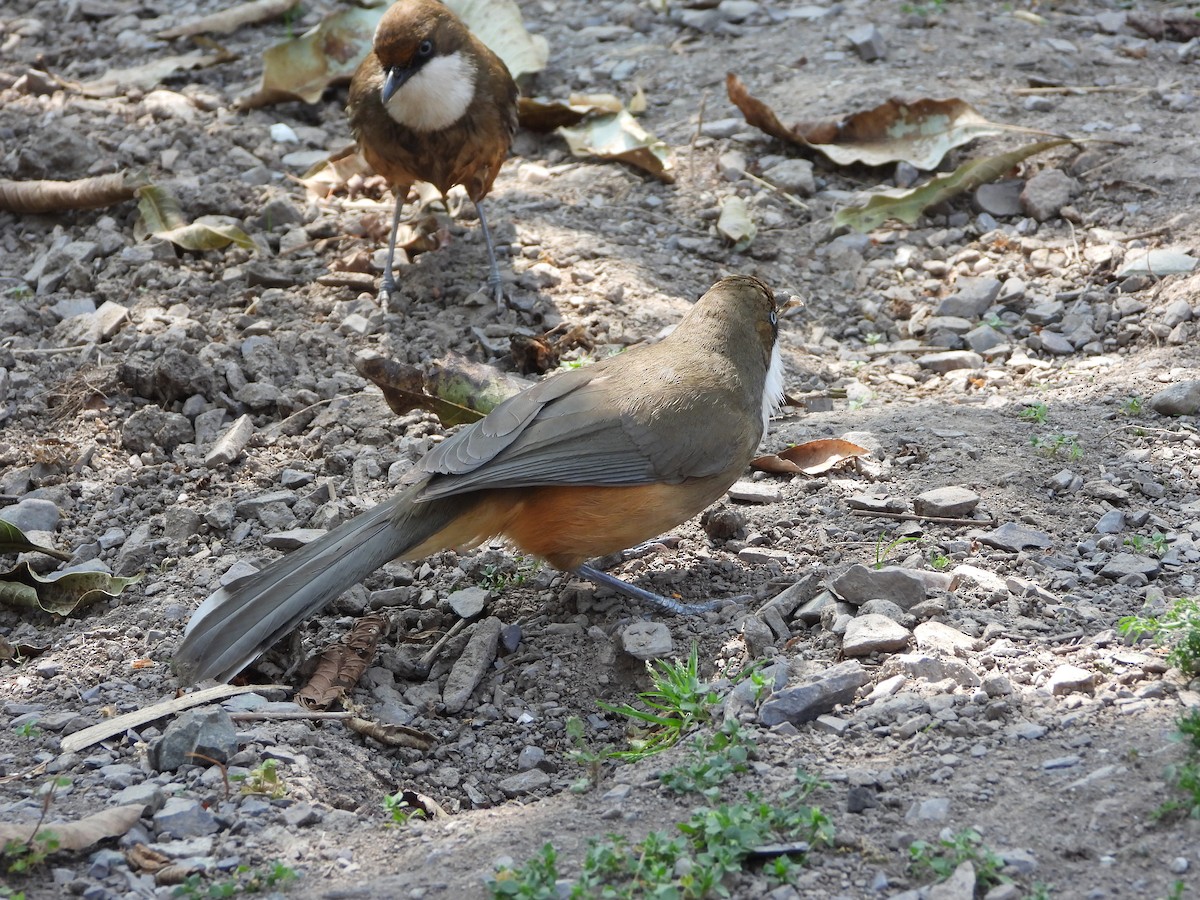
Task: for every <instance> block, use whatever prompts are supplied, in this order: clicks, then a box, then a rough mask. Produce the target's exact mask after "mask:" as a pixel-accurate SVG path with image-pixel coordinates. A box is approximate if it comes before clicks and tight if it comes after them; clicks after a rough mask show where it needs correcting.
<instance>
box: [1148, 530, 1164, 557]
mask: <svg viewBox="0 0 1200 900" xmlns="http://www.w3.org/2000/svg"><path fill="white" fill-rule="evenodd" d="M1150 545H1151V546H1152V547H1154V555H1155V556H1162V555H1163V554H1165V553H1166V552H1167V536H1166V535H1165V534H1163V533H1162V532H1161V531H1156V532H1154V534H1152V535H1150Z"/></svg>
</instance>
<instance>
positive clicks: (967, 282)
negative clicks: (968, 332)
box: [933, 277, 1002, 319]
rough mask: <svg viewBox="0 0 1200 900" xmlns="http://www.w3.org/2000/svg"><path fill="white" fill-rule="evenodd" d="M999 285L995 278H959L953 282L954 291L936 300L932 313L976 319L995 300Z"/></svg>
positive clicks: (998, 293)
mask: <svg viewBox="0 0 1200 900" xmlns="http://www.w3.org/2000/svg"><path fill="white" fill-rule="evenodd" d="M1001 287H1002V285H1001V284H1000V282H999V281H997V280H996V279H995V278H971V277H968V278H960V279H959V280H958V282H957V283H956V284H955V288H956V290H955V292H954V293H953V294H951V295H950V296H948V297H944V298H942V299H941V300H940V301H938V303H937V305H936V306H935V307H934V309H933V314H934V315H935V316H958V317H959V318H961V319H978V318H979V317H980V316H982V315H983V314H984V313H985V312H987V311H988V309H989V308H990V307H991V305H992V304H993V303H995V302H996V298H997V297H999V296H1000V289H1001Z"/></svg>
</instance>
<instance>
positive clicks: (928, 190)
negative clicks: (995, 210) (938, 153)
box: [833, 139, 1072, 232]
mask: <svg viewBox="0 0 1200 900" xmlns="http://www.w3.org/2000/svg"><path fill="white" fill-rule="evenodd" d="M1070 143H1072V142H1071V141H1069V140H1066V139H1063V140H1057V141H1041V142H1039V143H1036V144H1026V145H1025V146H1024V147H1018V148H1017V149H1016V150H1010V151H1008V152H1007V153H1000V154H997V155H995V156H985V157H983V158H982V159H972V160H968V161H967V162H965V163H963V164H962V165H961V166H959V167H958V168H957V169H955V170H954V171H953V172H949V173H947V174H945V175H938V176H937V177H935V178H932V179H930V180H929V181H927V182H926V183H925V184H923V185H921V186H920V187H917V188H912V189H911V190H889V191H881V192H879V193H877V194H873V195H872V196H871V199H870V200H868V201H867V202H866V204H865V205H863V206H851V207H848V208H847V209H840V210H838V211H837V213H836V214H835V215H834V217H833V225H834V227H835V228H849V229H851V230H853V231H860V232H865V231H870V230H871V229H872V228H878V227H879V226H880V225H882V224H883V223H884V222H886V221H887V220H888V219H899V220H900V221H902V222H907V223H908V224H909V225H912V224H914V223H915V222H916V221H917V219H919V218H920V217H921V213H923V212H924V211H925V210H926V209H928V208H929V207H930V206H933V205H934V204H935V203H942V202H944V201H946V200H949V199H951V198H952V197H957V196H958V195H959V194H961V193H963V192H965V191H973V190H974V189H975V188H977V187H979V185H981V184H987V183H988V182H989V181H995V180H996V179H997V178H1000V177H1002V176H1004V175H1006V174H1008V172H1009V171H1010V170H1011V169H1012V168H1013V167H1014V166H1016V165H1017V164H1018V163H1020V162H1022V161H1023V160H1025V159H1028V158H1029V157H1030V156H1033V155H1034V154H1037V153H1043V152H1045V151H1046V150H1053V149H1054V148H1055V147H1061V146H1062V145H1063V144H1070Z"/></svg>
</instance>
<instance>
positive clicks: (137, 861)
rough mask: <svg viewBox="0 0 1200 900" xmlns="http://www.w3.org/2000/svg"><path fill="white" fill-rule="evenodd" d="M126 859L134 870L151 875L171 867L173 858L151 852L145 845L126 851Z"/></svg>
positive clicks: (136, 845) (137, 845)
mask: <svg viewBox="0 0 1200 900" xmlns="http://www.w3.org/2000/svg"><path fill="white" fill-rule="evenodd" d="M125 859H126V861H128V863H129V865H130V866H132V867H133V868H135V869H139V870H141V871H143V872H149V873H150V874H151V875H153V874H154V873H156V872H159V871H161V870H162V869H165V868H167V866H169V865H171V857H169V856H166V855H165V854H162V853H159V852H158V851H157V850H151V849H150V848H149V847H147V846H146V845H145V844H134V845H133V846H132V847H130V848H129V849H128V850H126V851H125Z"/></svg>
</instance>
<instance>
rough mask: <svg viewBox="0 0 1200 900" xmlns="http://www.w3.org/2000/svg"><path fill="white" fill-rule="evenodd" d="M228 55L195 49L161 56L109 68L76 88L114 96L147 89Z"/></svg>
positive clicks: (221, 60)
mask: <svg viewBox="0 0 1200 900" xmlns="http://www.w3.org/2000/svg"><path fill="white" fill-rule="evenodd" d="M230 58H231V57H230V55H229V54H228V53H223V52H222V53H216V54H213V55H212V56H206V55H205V54H204V53H202V52H201V51H199V50H194V51H192V52H191V53H183V54H181V55H179V56H162V57H159V58H158V59H154V60H151V61H150V62H148V63H146V64H145V65H141V66H133V67H131V68H128V69H109V70H108V71H107V72H105V73H104V74H103V75H101V76H100V77H99V78H96V79H94V80H92V81H85V82H83V83H82V84H81V85H79V91H80V93H82V94H83V95H84V96H85V97H115V96H116V95H117V94H120V93H123V92H125V91H127V90H129V89H130V88H137V89H139V90H143V91H149V90H151V89H153V88H154V87H156V86H158V85H159V84H161V83H162V81H163V79H165V78H167V77H168V76H170V75H174V74H175V73H176V72H180V71H183V70H185V69H202V68H205V67H207V66H213V65H216V64H217V63H221V62H226V61H227V60H229V59H230Z"/></svg>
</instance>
